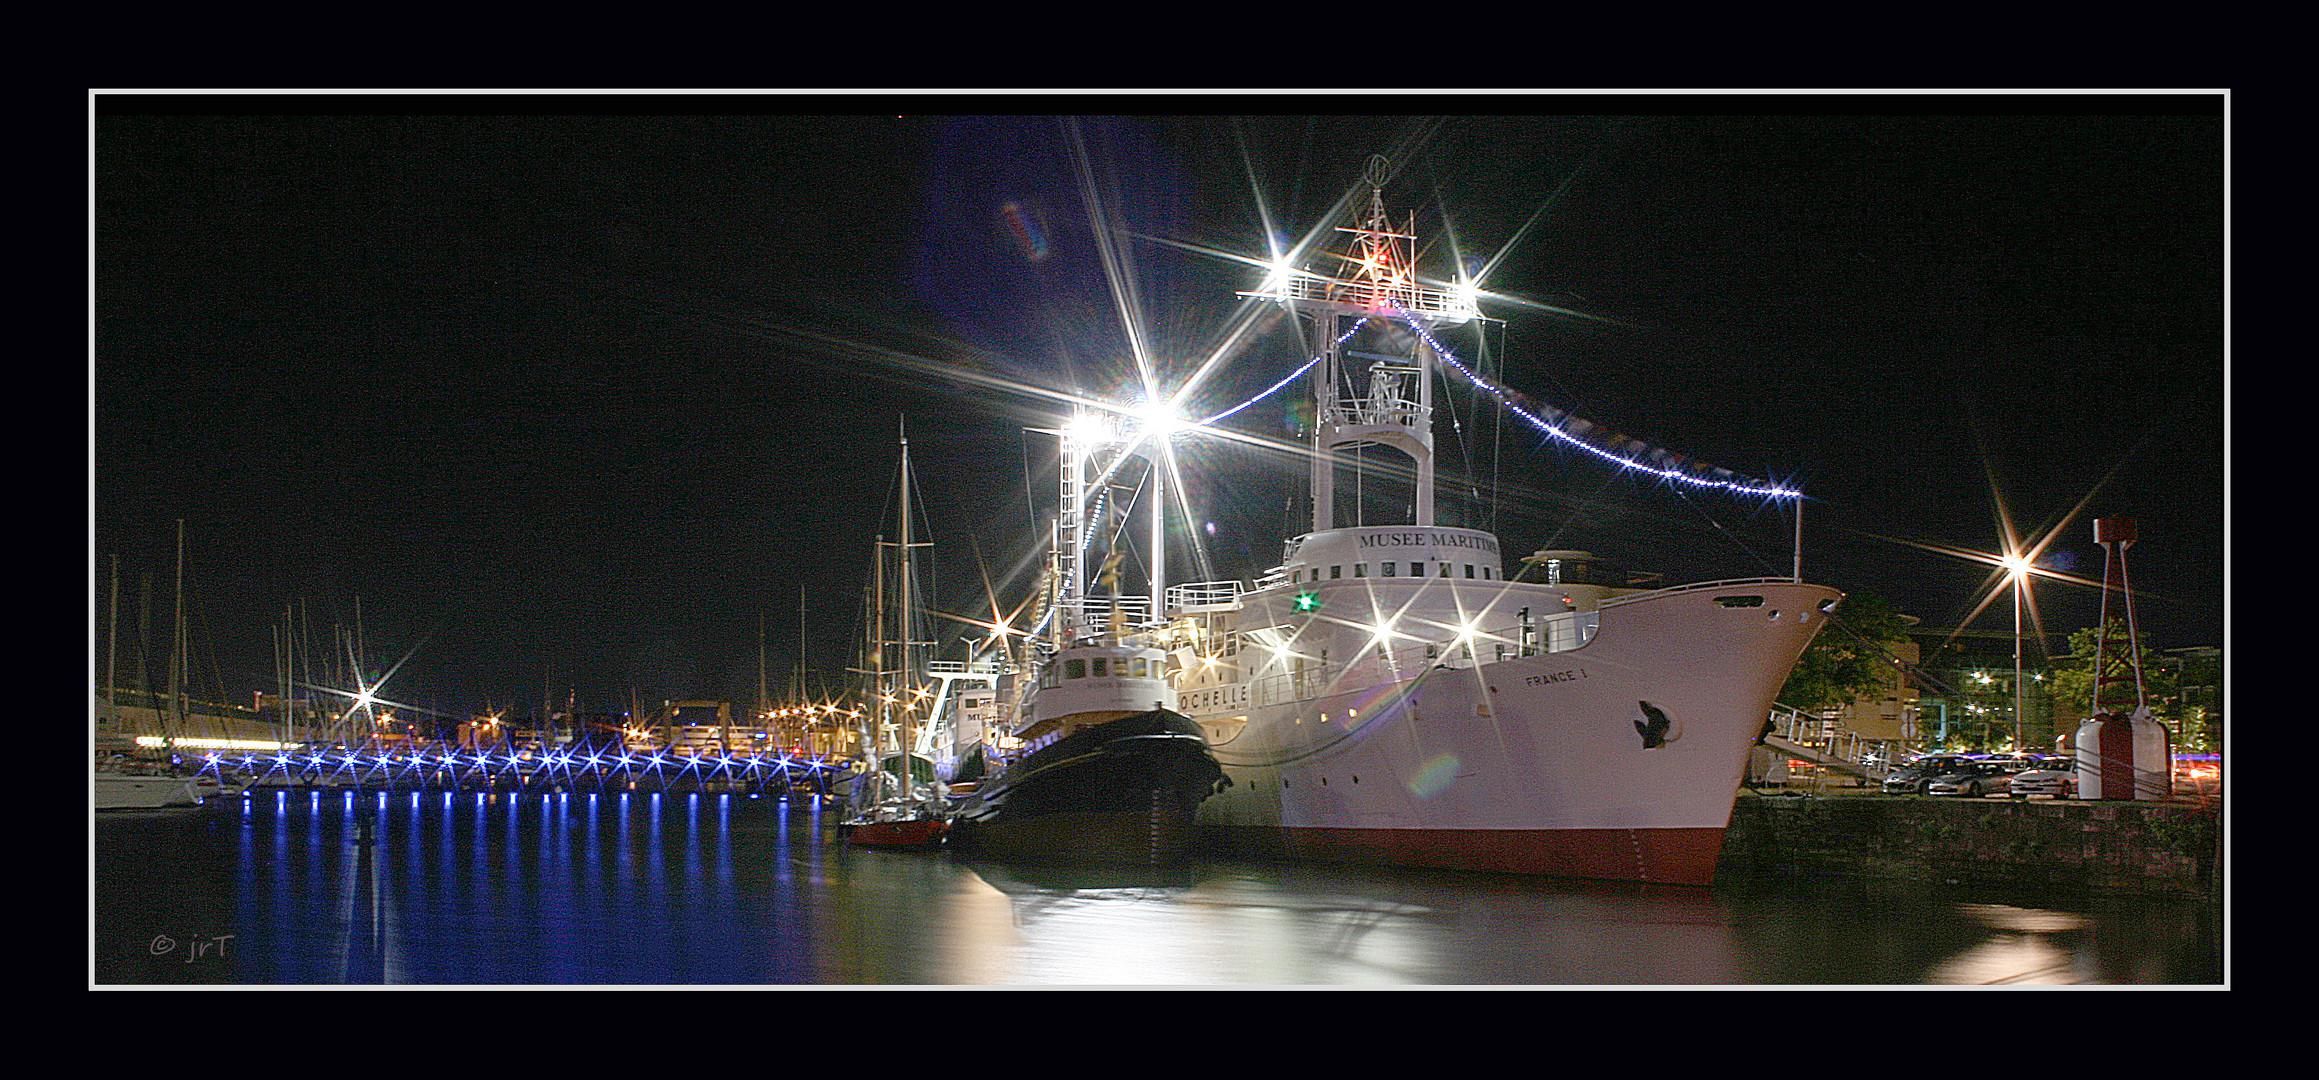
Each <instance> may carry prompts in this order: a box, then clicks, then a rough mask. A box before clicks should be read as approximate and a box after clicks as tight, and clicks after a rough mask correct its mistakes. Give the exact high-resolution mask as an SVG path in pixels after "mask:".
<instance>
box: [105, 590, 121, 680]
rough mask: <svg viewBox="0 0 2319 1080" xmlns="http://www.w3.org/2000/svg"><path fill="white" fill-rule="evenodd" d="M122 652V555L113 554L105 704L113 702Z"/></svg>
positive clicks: (107, 623) (106, 625)
mask: <svg viewBox="0 0 2319 1080" xmlns="http://www.w3.org/2000/svg"><path fill="white" fill-rule="evenodd" d="M120 653H121V557H120V556H119V555H115V556H113V596H112V614H111V615H110V616H108V617H107V618H106V622H105V704H106V705H107V706H111V705H112V704H113V687H114V686H115V685H116V683H117V681H118V676H119V668H120Z"/></svg>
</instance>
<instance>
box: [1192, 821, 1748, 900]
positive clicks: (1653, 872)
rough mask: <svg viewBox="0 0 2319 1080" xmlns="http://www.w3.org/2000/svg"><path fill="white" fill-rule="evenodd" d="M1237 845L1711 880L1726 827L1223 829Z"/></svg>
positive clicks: (1394, 860)
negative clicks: (1723, 828)
mask: <svg viewBox="0 0 2319 1080" xmlns="http://www.w3.org/2000/svg"><path fill="white" fill-rule="evenodd" d="M1222 831H1223V836H1222V837H1221V839H1222V840H1223V841H1224V842H1225V843H1226V844H1228V845H1229V846H1231V847H1232V848H1233V849H1234V850H1239V851H1249V852H1259V853H1266V854H1274V855H1281V856H1286V857H1288V858H1295V859H1316V860H1323V861H1337V862H1372V863H1384V864H1388V865H1392V866H1423V867H1431V868H1436V869H1443V870H1481V871H1489V872H1496V873H1508V874H1542V875H1551V876H1556V877H1578V878H1594V879H1599V880H1605V881H1643V882H1651V883H1654V884H1665V885H1700V886H1704V885H1709V884H1712V883H1713V882H1714V880H1715V864H1716V861H1717V860H1718V859H1719V858H1721V857H1722V854H1723V830H1722V829H1706V828H1689V829H1316V828H1299V829H1282V828H1263V827H1254V826H1225V827H1222Z"/></svg>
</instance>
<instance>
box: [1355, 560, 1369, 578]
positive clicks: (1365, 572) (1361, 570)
mask: <svg viewBox="0 0 2319 1080" xmlns="http://www.w3.org/2000/svg"><path fill="white" fill-rule="evenodd" d="M1353 576H1354V577H1368V576H1369V564H1368V563H1365V562H1357V563H1354V564H1353Z"/></svg>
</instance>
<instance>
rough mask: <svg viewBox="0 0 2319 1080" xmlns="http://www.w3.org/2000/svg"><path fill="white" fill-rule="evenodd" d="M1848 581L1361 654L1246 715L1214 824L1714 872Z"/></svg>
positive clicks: (1645, 875)
mask: <svg viewBox="0 0 2319 1080" xmlns="http://www.w3.org/2000/svg"><path fill="white" fill-rule="evenodd" d="M1517 588H1518V586H1517ZM1839 596H1840V594H1839V593H1837V592H1836V591H1835V590H1832V589H1827V588H1823V587H1819V586H1813V585H1804V584H1797V583H1793V582H1783V581H1771V582H1767V581H1755V582H1748V583H1744V584H1743V585H1735V586H1733V587H1717V586H1702V587H1691V588H1685V589H1670V590H1665V591H1662V592H1657V593H1651V594H1646V595H1642V596H1635V597H1631V598H1628V599H1625V600H1621V601H1617V602H1614V603H1612V604H1608V605H1605V606H1604V607H1603V608H1602V609H1601V611H1600V612H1599V620H1600V622H1599V630H1598V632H1597V633H1596V634H1595V635H1594V637H1593V638H1592V640H1591V641H1589V642H1588V643H1587V644H1585V645H1584V646H1582V647H1579V648H1575V649H1569V650H1567V651H1561V652H1549V653H1543V654H1541V655H1519V650H1517V654H1516V655H1514V656H1511V657H1509V658H1507V659H1504V660H1502V661H1500V660H1495V659H1488V660H1483V661H1481V662H1476V661H1471V660H1466V659H1463V658H1462V650H1454V649H1451V650H1442V651H1443V652H1444V653H1445V654H1446V655H1443V656H1439V657H1436V658H1434V659H1432V660H1431V661H1428V662H1425V663H1423V664H1420V665H1409V664H1401V665H1399V667H1400V670H1392V671H1385V672H1382V674H1384V675H1386V676H1387V677H1386V678H1382V679H1377V678H1369V679H1360V678H1357V676H1358V675H1360V674H1361V669H1359V668H1355V669H1353V670H1350V671H1348V672H1346V673H1345V676H1346V677H1340V678H1338V679H1337V680H1336V685H1335V686H1334V687H1333V688H1324V691H1325V692H1323V693H1320V694H1319V695H1318V696H1314V697H1310V698H1307V699H1304V700H1300V701H1293V702H1286V703H1282V704H1277V705H1262V704H1259V705H1257V706H1256V707H1254V708H1252V709H1250V710H1249V711H1248V713H1247V716H1248V721H1247V724H1246V726H1245V727H1244V728H1241V729H1240V730H1238V731H1237V732H1233V733H1230V735H1229V738H1227V739H1225V740H1224V741H1222V742H1220V744H1219V745H1217V746H1216V747H1215V752H1216V757H1217V759H1218V761H1219V762H1221V763H1222V764H1223V766H1224V769H1225V772H1226V774H1227V775H1228V776H1229V777H1230V778H1231V780H1232V786H1231V787H1230V788H1229V789H1228V790H1226V791H1225V792H1224V793H1222V794H1220V795H1218V796H1216V797H1215V798H1212V799H1210V800H1208V801H1207V802H1206V803H1204V804H1203V805H1202V807H1201V818H1202V823H1203V824H1204V825H1205V826H1207V827H1208V828H1209V829H1210V830H1211V831H1213V832H1215V833H1217V834H1219V835H1220V838H1221V839H1222V840H1223V841H1224V842H1226V843H1227V844H1230V845H1233V846H1235V847H1238V848H1241V849H1253V850H1257V851H1268V852H1274V853H1279V854H1286V855H1292V856H1300V857H1321V858H1328V857H1337V858H1347V859H1364V860H1376V861H1384V862H1392V863H1399V864H1411V865H1427V866H1443V867H1453V868H1461V869H1483V870H1504V871H1517V872H1527V873H1545V874H1569V875H1574V876H1581V877H1598V878H1613V879H1623V880H1639V881H1663V882H1680V883H1686V884H1705V883H1706V882H1707V881H1708V880H1709V879H1711V878H1712V876H1713V874H1714V867H1715V861H1716V858H1717V856H1718V854H1719V853H1720V851H1721V846H1722V836H1723V830H1724V827H1725V826H1726V825H1727V824H1728V823H1729V821H1730V817H1731V810H1732V804H1733V799H1734V797H1735V795H1736V792H1737V790H1738V787H1739V783H1740V779H1741V775H1742V772H1743V770H1744V769H1745V767H1746V763H1747V755H1748V751H1749V748H1750V747H1751V746H1752V745H1753V744H1754V741H1755V738H1756V736H1757V735H1758V734H1759V733H1760V732H1761V730H1762V728H1763V724H1764V719H1765V717H1766V716H1767V715H1768V713H1769V709H1770V705H1771V702H1772V699H1773V697H1774V695H1776V694H1777V692H1778V691H1779V688H1780V686H1781V684H1782V683H1783V682H1784V681H1785V679H1786V677H1787V675H1788V672H1789V671H1790V670H1791V669H1792V667H1793V666H1794V663H1795V660H1796V657H1797V656H1798V655H1799V654H1800V653H1801V652H1802V651H1803V649H1804V647H1805V646H1806V645H1807V644H1809V643H1810V641H1811V639H1812V637H1813V635H1814V634H1816V633H1817V632H1818V631H1819V630H1820V628H1821V625H1822V624H1823V623H1824V621H1825V620H1826V615H1825V614H1824V613H1823V612H1822V610H1821V606H1822V605H1823V604H1824V603H1827V602H1829V601H1833V600H1835V599H1837V598H1838V597H1839ZM1735 597H1760V598H1761V600H1760V601H1750V602H1747V604H1746V606H1738V605H1735V604H1734V602H1733V600H1734V598H1735ZM1374 666H1375V665H1372V667H1374ZM1413 667H1414V669H1411V668H1413Z"/></svg>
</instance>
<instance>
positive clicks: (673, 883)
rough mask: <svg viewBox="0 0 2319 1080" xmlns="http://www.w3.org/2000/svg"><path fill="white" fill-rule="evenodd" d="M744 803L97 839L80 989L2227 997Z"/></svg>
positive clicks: (1986, 905) (1420, 883)
mask: <svg viewBox="0 0 2319 1080" xmlns="http://www.w3.org/2000/svg"><path fill="white" fill-rule="evenodd" d="M838 817H839V808H838V807H837V806H836V805H834V804H830V805H826V806H825V805H821V804H817V803H816V802H815V801H814V800H811V799H796V800H791V801H779V800H770V799H751V798H747V797H745V796H736V795H685V794H678V795H649V794H627V795H621V794H600V795H585V794H556V795H537V794H475V793H456V794H454V793H445V792H421V793H415V794H414V793H401V794H393V795H379V794H376V793H363V794H350V793H346V792H337V791H332V792H320V791H311V792H292V791H283V792H269V793H263V794H259V795H257V796H254V797H252V798H249V799H243V798H239V797H229V798H225V799H219V800H213V801H212V802H211V804H210V805H209V806H207V807H203V808H200V809H197V810H187V811H131V812H117V813H108V814H101V815H98V817H97V820H96V823H95V825H94V828H93V834H92V846H91V851H92V866H91V871H92V893H93V897H92V901H93V902H92V908H93V914H94V923H93V933H92V971H91V981H92V984H94V985H97V986H126V985H336V984H350V985H401V986H423V985H454V986H458V985H464V986H500V985H505V986H517V985H524V986H528V985H561V986H588V985H642V984H650V985H667V986H681V985H718V986H724V985H740V986H811V985H876V986H1602V985H1623V986H1690V985H1703V986H1750V985H1806V986H1824V985H1871V984H1874V985H1920V986H1949V985H1963V986H1991V985H1996V986H2004V985H2054V984H2066V985H2182V986H2219V985H2222V984H2223V983H2224V962H2223V955H2224V947H2223V927H2222V912H2221V908H2220V905H2218V904H2216V903H2213V902H2211V901H2196V900H2182V899H2155V898H2129V897H2102V896H2082V895H2081V896H2071V895H2066V894H2055V893H2052V892H2028V891H2019V890H2002V889H1992V888H1988V887H1965V888H1960V887H1957V886H1947V885H1942V884H1939V883H1925V884H1922V885H1918V884H1898V883H1893V882H1863V881H1857V880H1845V879H1835V878H1811V879H1762V880H1748V881H1743V882H1738V883H1727V884H1725V885H1722V886H1719V887H1717V888H1715V889H1712V890H1709V889H1695V888H1675V887H1653V886H1635V885H1614V884H1597V883H1587V882H1577V881H1569V880H1556V879H1542V878H1520V877H1509V876H1501V875H1486V874H1460V873H1449V872H1440V871H1417V870H1402V869H1387V868H1373V867H1348V866H1328V865H1315V864H1285V863H1272V862H1255V861H1236V860H1228V859H1220V858H1202V859H1195V860H1194V861H1193V862H1192V863H1190V864H1189V865H1187V866H1184V867H1182V868H1179V869H1170V870H1160V871H1142V870H1099V869H1086V868H1078V869H1061V868H1056V869H1035V868H1028V867H1022V866H1015V865H1007V864H1001V863H994V862H984V861H978V860H970V859H967V858H963V857H961V856H958V855H956V854H953V853H947V852H917V853H903V852H882V851H868V850H862V849H857V848H851V847H848V846H846V845H844V844H843V843H842V842H839V840H838V838H837V836H836V822H837V819H838Z"/></svg>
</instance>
